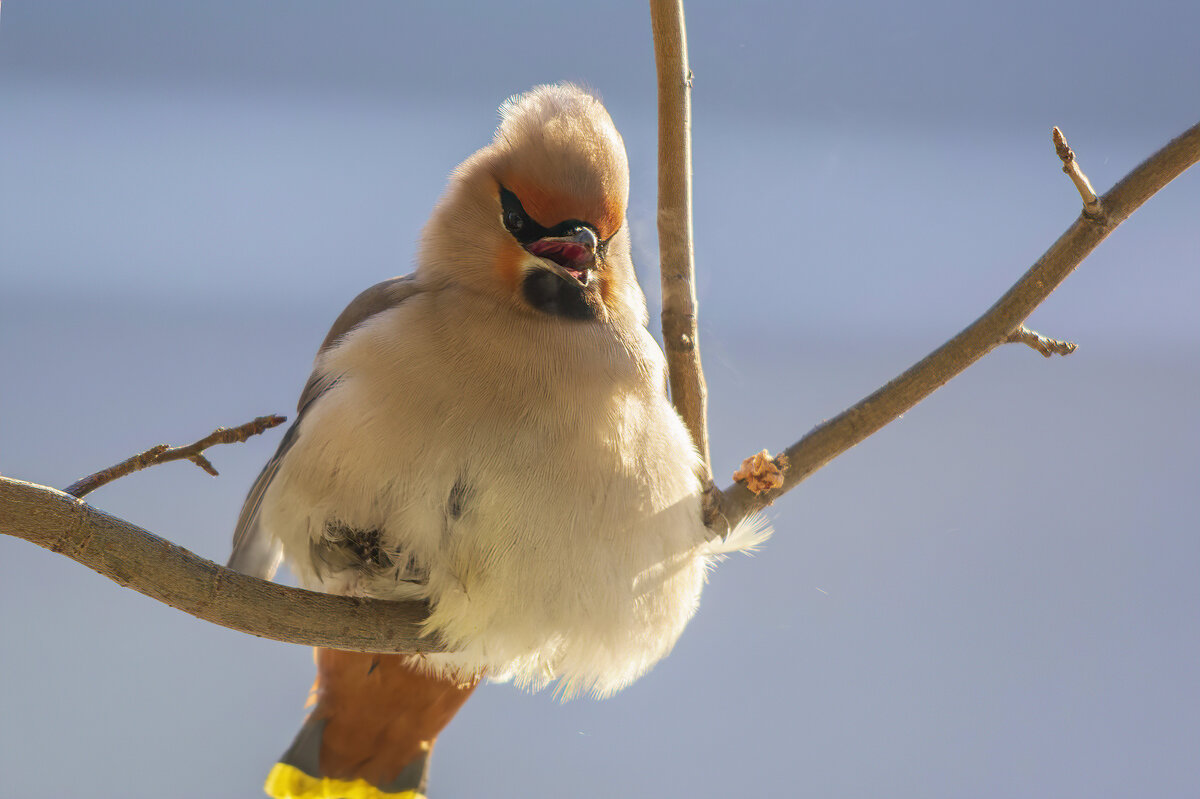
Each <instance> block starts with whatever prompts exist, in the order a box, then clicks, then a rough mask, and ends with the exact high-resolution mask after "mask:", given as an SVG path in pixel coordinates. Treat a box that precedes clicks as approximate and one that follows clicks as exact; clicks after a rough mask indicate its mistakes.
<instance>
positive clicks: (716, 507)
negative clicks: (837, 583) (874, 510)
mask: <svg viewBox="0 0 1200 799" xmlns="http://www.w3.org/2000/svg"><path fill="white" fill-rule="evenodd" d="M651 10H652V13H653V14H654V18H655V23H654V33H655V43H656V50H659V49H660V48H662V47H663V45H664V43H663V42H662V41H661V39H660V37H662V36H663V35H665V34H667V33H669V32H670V31H671V30H674V31H676V33H677V34H678V36H679V42H678V43H677V44H678V45H679V47H678V49H677V50H675V51H673V52H674V53H675V55H672V56H671V58H674V59H685V58H686V54H685V52H684V50H683V48H682V31H683V26H682V10H681V9H680V8H679V7H678V0H653V1H652V3H651ZM664 12H671V13H672V14H674V13H678V17H677V19H675V21H674V22H673V23H671V24H670V25H666V26H664V25H663V24H661V23H662V21H663V19H664V17H663V13H664ZM671 35H675V34H671ZM663 74H664V73H663V72H662V69H661V67H660V87H661V86H663V85H664V82H663V81H662V79H661V76H662V75H663ZM666 74H668V75H671V74H673V75H675V76H676V78H675V79H669V80H667V81H666V83H667V84H672V85H675V87H676V89H679V88H683V89H686V75H687V71H686V61H685V60H680V61H678V62H677V68H672V71H670V72H668V73H666ZM683 94H684V97H685V100H684V105H683V106H682V109H683V110H682V111H681V112H680V113H682V114H683V117H682V119H683V125H682V128H679V129H678V130H679V135H686V131H687V121H686V120H687V117H686V113H687V108H686V91H684V92H683ZM663 149H664V148H660V152H662V151H663ZM665 149H666V150H667V151H671V152H675V153H676V155H677V154H678V153H679V152H682V153H684V154H686V153H687V147H686V144H685V145H684V146H682V147H680V148H675V149H673V148H671V147H667V148H665ZM1073 160H1074V159H1073V156H1072V161H1073ZM1197 160H1200V125H1197V126H1195V127H1193V128H1191V129H1190V130H1188V131H1187V132H1185V133H1184V134H1182V135H1181V136H1179V137H1178V138H1177V139H1175V140H1174V141H1172V142H1171V143H1170V144H1168V145H1167V146H1165V147H1164V148H1162V149H1161V150H1160V151H1159V152H1157V153H1155V154H1154V155H1153V156H1151V157H1150V158H1149V159H1147V160H1146V161H1145V162H1143V163H1142V164H1141V165H1140V166H1138V167H1137V168H1136V169H1134V170H1133V171H1132V172H1130V173H1129V175H1127V176H1126V177H1125V178H1124V179H1123V180H1122V181H1121V182H1120V183H1118V184H1117V185H1116V186H1114V187H1113V188H1112V189H1111V190H1110V191H1109V192H1108V193H1107V194H1105V195H1104V197H1103V198H1099V203H1100V206H1101V208H1102V211H1103V213H1102V215H1101V216H1100V217H1099V218H1098V219H1097V218H1092V217H1090V216H1089V215H1087V214H1085V215H1083V216H1081V217H1080V218H1079V219H1077V220H1076V221H1075V223H1074V224H1073V225H1072V226H1071V227H1070V228H1069V229H1068V230H1067V231H1066V232H1065V233H1064V234H1063V235H1062V236H1060V237H1059V239H1058V241H1056V242H1055V243H1054V244H1053V246H1051V248H1050V249H1049V250H1048V251H1047V252H1046V254H1045V255H1043V256H1042V257H1041V259H1039V260H1038V262H1037V263H1036V264H1034V265H1033V267H1032V268H1031V269H1030V270H1029V271H1028V272H1027V273H1026V274H1025V276H1024V277H1022V278H1021V279H1020V280H1019V281H1017V283H1016V284H1015V285H1014V286H1013V287H1012V288H1011V289H1010V290H1009V291H1008V292H1007V293H1006V294H1005V295H1004V296H1003V297H1001V298H1000V300H999V301H998V302H997V303H996V304H995V305H994V306H992V308H991V309H990V310H988V311H987V313H985V314H984V315H983V316H981V317H980V318H979V319H977V320H976V321H975V322H974V323H972V324H971V325H970V326H968V327H967V328H966V329H964V330H963V331H962V332H961V333H959V334H958V335H957V336H955V337H954V338H952V339H951V340H950V341H948V342H946V344H944V345H942V346H941V347H939V348H938V349H937V350H935V351H934V352H932V353H931V354H930V355H928V356H927V357H926V358H925V359H924V360H922V361H921V362H920V363H918V364H916V365H915V366H913V367H912V368H910V369H909V370H908V371H906V372H905V373H904V374H902V375H900V376H899V377H897V378H895V379H894V380H892V381H891V382H890V383H888V384H887V385H886V386H884V387H883V388H881V389H879V390H878V391H876V392H875V393H874V394H872V395H871V396H869V397H867V398H865V399H864V400H862V401H860V402H859V403H858V404H856V405H855V406H853V407H852V408H849V409H847V410H846V411H844V412H843V413H841V414H839V415H838V416H836V417H834V418H833V419H830V420H829V421H828V422H825V423H824V424H822V425H819V426H818V427H816V428H814V429H813V430H812V432H810V433H809V434H808V435H806V436H805V437H804V438H802V439H800V440H799V441H798V442H796V443H795V444H793V445H792V446H791V447H789V448H788V449H787V450H785V452H784V455H785V456H786V459H787V460H786V461H785V460H784V457H783V456H780V457H776V458H774V459H770V458H767V457H766V456H765V455H763V456H762V457H761V458H760V459H758V460H755V461H753V462H752V463H751V464H749V466H748V467H747V474H748V475H753V476H755V478H756V487H757V488H762V489H764V490H763V491H762V493H759V494H757V495H756V494H754V493H752V492H751V491H750V490H748V489H747V488H746V487H745V486H743V485H741V484H736V485H734V486H731V487H730V488H727V489H726V490H725V491H724V492H719V491H717V490H716V489H712V490H711V491H710V492H709V496H708V503H709V510H711V511H713V513H714V515H715V523H714V524H713V525H712V526H713V527H714V530H715V531H716V532H722V531H723V530H724V529H726V528H725V525H733V524H735V523H736V522H737V521H739V520H741V519H742V518H744V517H745V516H746V515H747V514H748V513H750V512H752V511H755V510H757V509H760V508H763V507H765V506H766V505H768V504H770V503H771V502H772V501H773V500H774V499H776V498H778V497H779V496H781V495H782V494H784V493H785V492H787V491H789V490H790V489H791V488H793V487H794V486H796V485H798V484H799V483H800V482H801V481H803V480H804V479H805V478H806V477H808V476H809V475H810V474H812V473H813V472H815V471H817V469H819V468H820V467H821V466H823V465H824V464H826V463H828V462H829V461H830V460H832V459H833V458H834V457H836V456H837V455H839V454H840V453H842V452H845V451H846V450H848V449H850V448H851V447H853V446H854V445H855V444H857V443H858V442H860V441H862V440H863V439H864V438H866V437H867V436H869V435H871V434H872V433H874V432H875V431H877V430H879V429H880V428H881V427H883V426H884V425H886V424H887V423H888V422H890V421H892V420H893V419H895V418H897V417H898V416H900V415H901V414H903V413H904V412H905V411H907V410H908V409H909V408H911V407H912V406H913V405H915V404H916V403H917V402H919V401H920V400H921V399H923V398H924V397H926V396H928V395H929V394H930V393H932V392H933V391H934V390H935V389H937V388H938V387H939V386H941V385H942V384H943V383H945V382H946V381H948V380H949V379H950V378H952V377H954V376H955V375H957V374H958V373H960V372H962V371H963V370H964V369H966V368H967V367H968V366H970V365H971V364H972V363H974V362H975V361H976V360H978V359H979V358H980V357H982V356H983V355H984V354H985V353H987V352H988V351H990V350H991V349H993V348H995V347H997V346H999V345H1001V344H1003V343H1004V342H1006V341H1009V340H1011V339H1012V338H1013V337H1014V336H1015V337H1017V338H1018V339H1020V333H1019V331H1020V330H1021V329H1022V327H1021V326H1022V323H1023V322H1024V320H1025V319H1026V318H1027V317H1028V316H1029V314H1030V313H1031V312H1032V311H1033V309H1034V308H1036V307H1037V306H1038V304H1040V303H1041V302H1042V301H1043V300H1044V299H1045V298H1046V297H1047V296H1049V294H1050V292H1051V291H1053V290H1054V288H1056V287H1057V286H1058V285H1059V283H1061V282H1062V280H1063V279H1064V278H1065V277H1066V276H1067V275H1068V274H1070V273H1071V271H1072V270H1074V269H1075V267H1076V266H1078V265H1079V263H1080V262H1081V261H1082V260H1083V259H1084V258H1085V257H1086V256H1087V255H1088V253H1090V252H1091V251H1092V249H1093V248H1095V246H1096V245H1097V244H1099V243H1100V242H1101V241H1102V240H1103V239H1104V238H1105V237H1106V236H1107V235H1108V234H1109V233H1111V232H1112V230H1113V229H1114V228H1115V227H1116V226H1117V225H1118V224H1120V223H1121V222H1122V221H1123V220H1124V219H1126V218H1127V217H1128V216H1129V215H1130V214H1131V213H1133V211H1135V210H1136V209H1137V208H1138V207H1139V206H1141V204H1142V203H1144V202H1145V201H1146V200H1147V199H1148V198H1149V197H1150V196H1152V195H1153V194H1154V193H1155V192H1157V191H1158V190H1159V189H1161V188H1162V187H1163V186H1165V185H1166V184H1167V183H1169V182H1170V181H1171V180H1173V179H1174V178H1176V177H1177V176H1178V175H1179V174H1180V173H1182V172H1183V171H1184V170H1185V169H1187V168H1188V167H1190V166H1192V165H1193V164H1195V163H1196V161H1197ZM672 163H673V166H671V167H668V166H666V165H664V166H662V168H663V169H667V168H673V169H676V170H679V169H681V166H680V164H679V162H678V161H677V160H673V161H672ZM681 174H682V175H690V166H689V165H688V164H687V162H686V157H685V160H684V162H683V164H682V172H681ZM1068 174H1070V173H1068ZM1080 174H1082V173H1080ZM667 182H670V181H664V180H660V185H662V184H663V183H667ZM685 185H686V186H687V187H688V188H685V190H684V191H683V192H682V194H673V195H672V196H676V197H677V199H676V200H675V201H673V202H676V203H679V202H682V205H678V204H677V205H675V206H674V207H675V208H676V210H675V211H672V212H670V213H668V214H667V218H668V219H674V220H675V221H674V222H671V223H670V224H667V225H665V227H666V228H668V231H669V229H670V228H671V226H672V225H675V224H680V220H682V219H687V220H689V221H688V224H687V227H686V233H683V234H680V235H678V238H679V239H681V240H684V241H686V245H687V246H686V250H687V253H688V254H687V255H686V258H685V259H684V260H686V261H687V263H688V264H689V270H690V263H691V255H690V251H691V234H690V218H691V217H690V183H685ZM676 189H678V186H676ZM680 197H681V198H683V199H682V200H679V199H678V198H680ZM1084 200H1085V202H1087V197H1086V195H1084ZM660 221H661V219H660ZM660 229H661V228H660ZM669 232H670V231H669ZM673 235H674V234H673ZM669 261H670V262H671V263H674V262H675V259H674V258H673V257H672V258H671V259H667V258H666V257H664V261H663V263H664V269H665V268H667V264H668V262H669ZM664 274H665V273H664ZM681 286H686V288H681ZM691 286H692V284H691V278H690V271H689V272H688V274H687V275H685V276H684V277H682V278H680V279H679V281H678V282H673V284H672V286H671V288H670V290H668V286H667V278H666V277H664V291H663V301H664V309H663V318H664V320H666V319H667V318H668V316H671V318H681V319H684V320H685V321H688V322H689V323H690V324H691V325H692V328H691V330H692V333H691V334H690V335H691V339H690V342H691V345H690V349H689V348H688V347H681V346H673V345H672V343H671V339H670V338H668V343H667V357H668V360H669V361H670V362H671V368H672V395H673V398H674V399H675V401H676V407H679V408H680V409H681V412H682V413H683V415H684V418H685V420H686V421H687V422H688V425H689V427H690V428H691V429H692V430H693V434H694V435H696V440H697V442H700V445H701V446H702V447H704V449H705V451H706V450H707V446H706V443H705V442H706V441H707V434H706V431H705V426H704V424H705V423H704V412H703V378H702V375H701V372H700V365H699V351H698V349H697V347H696V340H695V335H694V332H695V327H694V325H695V295H694V289H693V288H692V287H691ZM679 342H682V339H680V340H679ZM685 356H686V357H685ZM681 358H683V360H681ZM687 358H690V359H691V360H690V365H689V362H688V360H687ZM676 372H678V373H680V374H683V375H684V376H685V384H689V383H690V384H692V389H677V388H676V384H675V374H676ZM688 390H691V391H694V392H695V396H698V397H700V400H701V401H700V402H699V404H698V405H692V406H688V405H687V403H686V402H684V401H683V400H682V397H683V396H684V395H685V391H688ZM689 407H691V408H692V410H688V408H689ZM696 408H698V409H699V410H695V409H696ZM198 443H199V442H198ZM785 462H786V463H787V464H788V465H787V468H786V469H782V465H783V464H784V463H785ZM772 465H774V466H775V467H779V469H780V470H781V471H782V475H777V474H775V472H774V471H773V470H772V469H771V468H770V467H771V466H772ZM780 477H781V478H782V479H780ZM0 533H5V534H9V535H14V536H16V537H18V538H24V539H25V540H27V541H31V542H32V543H35V544H37V545H38V546H42V547H45V548H46V549H49V550H51V551H54V552H60V553H62V554H64V555H66V556H67V557H70V558H72V559H74V560H77V561H79V562H80V563H83V564H84V565H86V566H88V567H90V568H92V569H95V570H96V571H98V572H100V573H101V574H103V575H105V576H107V577H109V578H110V579H113V580H115V581H116V582H117V583H119V584H120V585H123V586H126V587H129V588H133V589H134V590H137V591H140V592H141V593H143V594H146V595H147V596H150V597H152V598H154V599H157V600H159V601H161V602H165V603H166V604H169V605H172V606H173V607H176V608H179V609H181V610H184V611H186V612H187V613H191V614H192V615H194V616H196V617H197V618H200V619H204V620H206V621H211V622H213V623H214V624H220V625H224V626H226V627H230V628H232V629H236V630H241V631H244V632H248V633H251V634H253V635H259V636H263V637H268V638H273V639H275V640H279V641H287V642H292V643H299V644H306V645H320V646H328V647H336V648H339V649H350V650H358V651H366V652H421V651H434V650H436V649H438V643H437V642H436V641H433V640H430V639H429V638H423V637H421V634H420V632H421V623H422V621H423V620H424V619H425V618H426V615H427V611H428V608H427V607H426V606H425V605H424V604H422V603H419V602H384V601H379V600H358V599H350V598H346V597H337V596H329V595H325V594H315V593H312V592H309V591H302V590H300V589H296V588H287V587H284V586H280V585H275V584H273V583H269V582H264V581H262V580H256V579H253V578H250V577H246V576H244V575H241V574H238V573H237V572H233V571H230V570H228V569H225V568H222V567H220V566H217V565H216V564H214V563H211V562H209V561H206V560H203V559H201V558H198V557H196V556H195V555H193V554H191V553H190V552H188V551H187V550H184V549H182V548H181V547H177V546H175V545H173V544H171V543H169V542H167V541H164V540H162V539H160V538H157V537H156V536H153V535H151V534H150V533H147V532H146V531H144V530H142V529H140V528H138V527H135V526H134V525H131V524H129V523H128V522H124V521H122V520H120V519H116V518H114V517H112V516H109V515H107V514H104V513H102V512H100V511H98V510H95V509H94V508H91V507H90V506H89V505H87V504H86V503H84V502H82V501H80V500H77V499H74V498H72V497H70V496H68V495H67V494H64V493H62V492H59V491H55V490H54V489H51V488H45V487H42V486H35V485H31V484H29V483H23V482H21V481H19V480H10V479H6V478H3V477H0Z"/></svg>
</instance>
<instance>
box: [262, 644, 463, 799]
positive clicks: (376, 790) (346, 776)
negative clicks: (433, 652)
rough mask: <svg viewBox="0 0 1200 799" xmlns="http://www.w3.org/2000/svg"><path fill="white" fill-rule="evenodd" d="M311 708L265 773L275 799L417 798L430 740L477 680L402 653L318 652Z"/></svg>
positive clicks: (266, 787)
mask: <svg viewBox="0 0 1200 799" xmlns="http://www.w3.org/2000/svg"><path fill="white" fill-rule="evenodd" d="M316 661H317V681H316V683H315V684H314V685H313V698H312V699H310V703H312V702H314V701H315V704H316V706H315V707H314V708H313V710H312V713H310V714H309V716H308V719H307V720H306V721H305V722H304V726H303V727H301V728H300V732H299V733H298V734H297V735H296V739H295V740H294V741H293V742H292V745H291V747H290V748H289V749H288V750H287V752H286V753H284V755H283V757H282V758H280V759H279V762H278V763H276V764H275V766H274V767H273V768H272V769H271V773H270V774H269V775H268V776H267V782H266V785H264V786H263V788H264V790H265V791H266V792H267V794H268V795H269V796H272V797H275V799H423V798H424V796H425V782H426V780H427V778H428V770H429V754H430V751H431V750H432V749H433V743H434V740H435V739H436V738H437V735H438V733H439V732H441V730H442V728H443V727H445V726H446V724H448V723H449V722H450V719H451V718H453V717H454V714H455V713H456V712H457V711H458V709H459V708H460V707H462V704H463V702H465V701H467V697H469V696H470V695H471V692H472V691H473V690H475V684H476V680H473V679H472V680H468V681H463V680H456V679H453V678H450V679H446V678H442V677H437V676H432V675H430V674H429V673H427V672H426V671H424V670H423V669H421V667H420V665H419V664H418V663H416V662H415V661H414V658H412V657H409V656H406V655H372V654H364V653H360V652H343V651H341V650H337V649H317V650H316Z"/></svg>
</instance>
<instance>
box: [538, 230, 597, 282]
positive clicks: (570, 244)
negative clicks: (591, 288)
mask: <svg viewBox="0 0 1200 799" xmlns="http://www.w3.org/2000/svg"><path fill="white" fill-rule="evenodd" d="M598 244H599V242H598V241H597V239H596V234H595V233H594V232H592V230H591V228H586V227H583V226H580V227H577V228H575V229H574V230H572V231H571V232H570V233H568V234H567V235H565V236H547V237H546V238H544V239H538V240H537V241H533V242H530V243H529V244H526V245H525V249H526V250H528V251H529V252H530V253H532V254H533V255H536V256H537V257H538V258H542V259H544V260H546V261H549V262H550V263H552V264H553V265H554V266H555V267H557V268H556V269H555V270H554V271H556V272H558V273H559V274H561V275H563V276H564V277H569V278H571V279H573V280H575V281H578V282H579V284H580V285H583V286H586V285H587V284H588V280H589V279H590V278H591V273H592V270H593V269H595V268H596V247H597V246H598Z"/></svg>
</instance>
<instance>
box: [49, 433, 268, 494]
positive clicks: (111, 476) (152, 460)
mask: <svg viewBox="0 0 1200 799" xmlns="http://www.w3.org/2000/svg"><path fill="white" fill-rule="evenodd" d="M286 421H287V417H286V416H260V417H258V418H257V419H255V420H254V421H252V422H246V423H245V424H243V425H239V426H238V427H218V428H217V429H216V430H214V431H212V432H211V433H209V434H208V435H207V436H205V437H204V438H202V439H200V440H199V441H197V442H195V443H194V444H188V445H187V446H186V447H172V446H170V445H169V444H158V445H156V446H153V447H151V448H150V449H148V450H146V451H145V452H142V453H139V454H137V455H134V456H133V457H132V458H130V459H128V460H124V461H121V462H120V463H118V464H117V465H115V466H109V467H108V468H107V469H102V470H101V471H98V472H96V473H95V474H90V475H88V476H87V477H85V478H83V479H82V480H79V481H78V482H75V483H72V484H71V485H70V486H68V487H67V488H66V489H64V491H65V493H67V494H70V495H71V496H73V497H75V498H76V499H79V498H80V497H83V496H86V495H87V494H90V493H91V492H93V491H95V490H96V489H97V488H99V487H100V486H102V485H106V484H107V483H111V482H112V481H113V480H116V479H118V478H121V477H124V476H125V475H127V474H132V473H133V472H136V471H139V470H141V469H145V468H146V467H148V466H157V465H158V464H160V463H168V462H170V461H181V460H189V461H191V462H192V463H194V464H196V465H197V466H199V467H200V468H201V469H203V470H204V471H206V472H208V473H209V474H211V475H212V476H213V477H216V476H217V470H216V469H215V468H213V465H212V464H211V463H210V462H209V460H208V458H206V457H204V455H203V454H201V453H203V452H204V450H206V449H208V448H209V447H211V446H215V445H217V444H238V443H241V442H243V441H245V440H246V439H248V438H250V436H256V435H258V434H259V433H262V432H263V431H265V430H270V429H271V428H272V427H276V426H278V425H281V424H283V423H284V422H286Z"/></svg>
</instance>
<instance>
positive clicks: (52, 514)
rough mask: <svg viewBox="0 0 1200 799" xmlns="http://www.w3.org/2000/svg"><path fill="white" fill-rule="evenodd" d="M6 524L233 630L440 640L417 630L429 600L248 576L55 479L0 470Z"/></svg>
mask: <svg viewBox="0 0 1200 799" xmlns="http://www.w3.org/2000/svg"><path fill="white" fill-rule="evenodd" d="M0 532H3V533H6V534H8V535H12V536H16V537H17V538H24V539H25V540H26V541H29V542H31V543H34V544H37V545H38V546H40V547H44V548H46V549H48V550H50V551H51V552H58V553H60V554H62V555H66V556H67V557H68V558H71V559H72V560H75V561H78V562H79V563H82V564H83V565H84V566H87V567H88V568H89V569H94V570H95V571H97V572H99V573H100V574H103V575H104V576H105V577H107V578H109V579H110V580H112V581H113V582H115V583H117V584H118V585H120V586H123V587H125V588H132V589H133V590H135V591H138V592H140V593H142V594H145V595H146V596H148V597H150V598H151V599H157V600H158V601H159V602H162V603H164V604H167V605H170V606H171V607H173V608H178V609H179V610H182V611H183V612H184V613H190V614H191V615H193V616H195V617H196V618H198V619H203V620H204V621H210V622H212V623H213V624H219V625H221V626H222V627H228V628H229V629H231V630H238V631H239V632H244V633H250V634H251V635H257V636H260V637H262V638H272V639H274V640H276V641H284V642H286V643H292V644H304V645H306V646H329V647H336V648H337V649H352V650H355V651H357V652H406V653H418V652H436V651H439V650H440V649H441V646H440V644H439V642H438V641H437V640H436V639H435V638H432V637H424V638H423V637H422V636H421V623H422V622H423V621H424V620H425V618H426V617H427V616H428V615H429V607H428V606H427V605H426V604H425V603H424V602H387V601H383V600H378V599H355V598H351V597H344V596H333V595H331V594H319V593H316V592H314V591H305V590H303V589H300V588H289V587H287V586H283V585H278V584H276V583H270V582H267V581H265V580H259V579H256V578H254V577H247V576H246V575H244V574H240V573H238V572H235V571H232V570H230V569H226V568H224V567H223V566H218V565H217V564H215V563H213V562H212V561H209V560H205V559H204V558H201V557H198V556H197V555H194V554H192V553H191V552H189V551H188V550H186V549H184V548H183V547H178V546H175V545H174V544H172V543H171V542H169V541H165V540H163V539H162V538H159V537H158V536H155V535H153V534H151V533H148V532H146V531H145V530H143V529H142V528H140V527H137V526H135V525H132V524H130V523H129V522H127V521H124V520H122V519H118V518H116V517H115V516H110V515H108V514H107V513H104V512H102V511H99V510H96V509H95V508H93V507H92V506H91V505H88V504H87V503H86V502H83V501H82V500H79V499H75V498H74V497H72V496H70V495H69V494H65V493H63V492H61V491H56V490H55V489H53V488H46V487H44V486H38V485H34V484H32V483H26V482H22V481H20V480H12V479H9V478H7V477H0Z"/></svg>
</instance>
